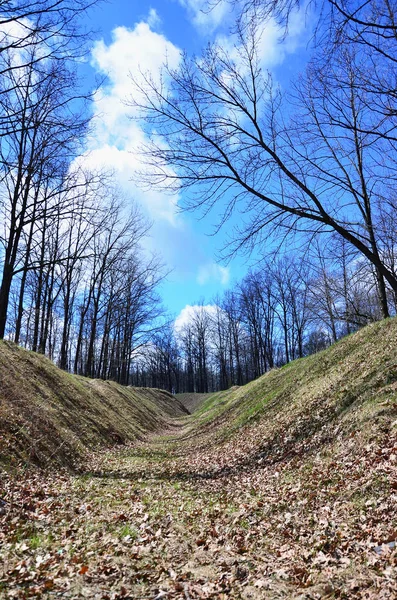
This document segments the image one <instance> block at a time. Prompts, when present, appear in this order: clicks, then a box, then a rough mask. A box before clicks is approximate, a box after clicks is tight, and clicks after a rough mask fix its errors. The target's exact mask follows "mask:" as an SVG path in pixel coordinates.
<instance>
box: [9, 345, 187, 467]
mask: <svg viewBox="0 0 397 600" xmlns="http://www.w3.org/2000/svg"><path fill="white" fill-rule="evenodd" d="M0 382H1V386H0V462H2V463H3V464H4V463H7V462H9V461H10V459H12V458H14V459H15V458H16V459H22V460H31V461H33V462H35V463H37V464H40V465H41V466H46V465H47V464H48V463H50V462H52V463H58V464H64V465H69V466H73V465H75V466H76V464H77V463H78V462H79V461H80V460H81V459H82V458H83V456H84V455H85V454H86V452H87V450H89V449H90V450H91V449H93V448H95V447H98V446H103V445H106V444H114V443H124V442H127V441H132V440H134V439H142V438H143V437H144V435H145V433H146V432H148V431H154V430H158V429H160V428H163V427H165V426H167V425H168V424H169V421H170V418H171V417H177V416H181V415H183V414H186V412H187V411H186V410H185V409H184V407H183V406H182V405H181V403H180V402H179V401H177V400H176V399H175V398H173V397H172V396H171V395H170V394H168V393H167V392H164V391H160V390H148V389H137V388H126V387H122V386H119V385H117V384H115V383H112V382H104V381H100V380H90V379H86V378H83V377H76V376H73V375H70V374H68V373H65V372H63V371H61V370H60V369H58V368H57V367H56V366H54V365H53V364H52V363H51V362H50V361H49V360H48V359H46V358H45V357H43V356H41V355H38V354H35V353H33V352H27V351H25V350H23V349H21V348H19V347H18V346H16V345H15V344H12V343H9V342H1V343H0Z"/></svg>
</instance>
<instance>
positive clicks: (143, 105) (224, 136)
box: [135, 22, 397, 316]
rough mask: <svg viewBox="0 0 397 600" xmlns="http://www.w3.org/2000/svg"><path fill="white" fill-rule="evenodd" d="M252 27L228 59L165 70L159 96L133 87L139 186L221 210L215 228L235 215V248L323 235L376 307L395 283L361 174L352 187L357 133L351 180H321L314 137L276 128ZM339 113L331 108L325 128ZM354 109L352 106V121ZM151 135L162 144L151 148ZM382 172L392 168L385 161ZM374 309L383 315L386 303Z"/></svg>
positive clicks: (274, 103)
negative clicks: (142, 172) (351, 266)
mask: <svg viewBox="0 0 397 600" xmlns="http://www.w3.org/2000/svg"><path fill="white" fill-rule="evenodd" d="M257 25H258V24H257V23H255V22H254V23H253V24H252V25H251V27H250V28H248V29H245V30H241V29H240V31H239V44H238V46H236V53H238V58H237V59H235V60H233V59H232V58H231V57H230V55H229V54H227V53H226V52H225V51H224V50H222V49H221V48H220V47H219V46H216V45H213V46H210V47H209V48H208V49H207V50H206V51H205V52H204V54H203V56H202V57H200V58H197V59H194V58H193V59H189V58H188V57H186V56H185V57H184V59H183V61H182V64H181V66H180V68H179V69H177V70H170V69H168V68H166V76H167V81H168V83H167V85H168V87H166V86H165V84H164V85H157V84H156V83H155V82H154V81H153V80H151V79H150V78H149V77H146V78H145V80H144V81H145V82H144V84H140V83H138V82H135V85H136V86H137V88H139V94H138V95H137V96H136V99H135V105H136V106H138V107H139V108H140V109H141V114H143V115H144V116H145V118H146V122H147V126H148V130H150V132H151V133H152V143H151V144H150V145H149V146H147V147H146V148H145V149H144V150H143V153H144V159H145V160H146V161H147V162H148V163H149V164H150V166H151V169H150V175H149V183H150V184H152V185H160V186H161V185H165V186H168V187H169V186H172V185H175V187H178V189H180V188H182V189H185V190H186V191H188V190H190V191H191V194H190V196H189V198H188V200H187V201H186V205H185V206H186V208H190V209H202V210H204V211H209V210H211V208H213V207H214V206H215V205H217V206H218V205H220V206H224V207H225V208H224V214H223V222H224V221H225V220H226V219H227V218H228V217H229V216H230V215H231V214H232V213H233V212H234V211H235V210H237V209H238V208H241V209H242V211H244V214H245V215H250V216H251V218H250V219H249V220H248V221H246V222H245V226H244V227H243V228H242V229H240V230H239V231H236V232H235V248H236V249H239V248H241V247H244V246H246V245H247V244H255V243H257V242H258V241H261V239H262V240H263V237H264V235H266V236H268V235H269V232H276V233H277V234H278V233H279V232H280V230H281V231H284V232H285V230H286V229H287V230H297V229H298V230H306V231H307V230H309V231H315V232H321V231H330V230H332V231H334V232H336V233H337V234H338V235H339V236H341V237H342V238H343V239H345V240H346V241H347V242H348V243H349V244H351V245H352V246H354V247H355V248H356V249H357V250H358V251H359V252H360V253H361V254H362V255H363V256H365V258H366V259H367V260H368V261H370V262H371V263H372V264H373V265H374V267H375V269H376V272H377V273H378V280H379V282H378V283H379V290H380V294H381V295H382V297H383V298H384V293H383V292H384V286H383V287H382V281H383V280H386V282H387V284H388V285H389V286H390V287H391V288H392V289H393V290H394V291H396V290H397V279H396V278H395V276H394V274H393V272H392V271H391V269H390V268H389V267H388V265H387V264H386V263H385V262H384V261H383V260H382V257H381V255H380V253H379V249H378V245H377V235H376V233H375V231H374V230H375V217H373V211H374V210H375V206H376V205H375V204H374V203H373V202H372V198H371V196H370V193H369V190H368V187H366V185H365V184H367V183H368V173H364V175H365V176H364V186H363V185H362V183H363V182H362V177H361V175H362V172H361V171H362V170H363V169H364V166H363V165H360V164H359V161H360V160H361V157H362V152H363V151H364V146H365V140H364V141H363V140H362V139H361V138H360V139H358V140H356V139H354V140H353V138H354V137H355V136H356V137H357V135H356V134H358V131H359V128H358V126H357V127H356V125H355V123H354V124H353V127H352V129H351V130H350V131H349V135H351V136H352V141H353V143H356V148H355V152H356V156H355V157H354V161H355V164H356V168H358V175H357V180H356V181H354V182H352V186H351V187H350V188H349V186H348V185H346V184H345V182H341V180H340V177H341V175H340V173H339V172H333V171H331V173H330V174H329V176H328V179H324V178H321V174H322V173H324V172H325V171H326V170H327V165H326V164H325V166H324V163H323V161H322V155H321V152H320V151H319V152H317V151H316V144H317V138H316V139H313V140H311V142H312V143H311V144H309V147H308V144H307V139H305V140H304V141H303V142H302V136H300V135H299V133H300V132H299V128H298V127H296V126H294V123H293V122H292V123H291V122H289V123H284V119H283V117H282V111H283V110H284V108H285V106H284V105H283V99H282V98H281V96H280V94H279V92H278V91H277V90H275V89H274V86H273V85H272V81H271V77H270V76H269V75H267V74H266V73H264V72H263V70H262V68H261V64H260V57H259V56H258V35H259V33H258V30H257ZM353 89H354V83H351V85H350V91H353ZM325 91H326V90H325ZM336 93H337V92H335V94H336ZM142 98H143V100H142ZM339 110H340V108H339V107H336V108H335V120H337V119H338V114H339V113H338V111H339ZM358 110H359V109H358V108H357V107H356V106H354V107H352V117H351V118H352V119H353V120H354V119H357V111H358ZM316 115H317V113H313V114H312V116H313V119H314V122H315V120H316ZM339 117H340V118H341V117H342V115H339ZM156 136H160V137H161V139H162V140H165V142H166V143H157V142H156ZM301 142H302V143H301ZM322 142H324V144H325V141H324V140H323V139H322V138H320V142H319V143H322ZM341 151H342V159H339V157H338V156H337V157H336V163H338V161H339V162H341V163H342V164H341V165H339V167H340V169H341V170H342V172H343V166H344V165H343V160H344V159H343V156H345V155H346V154H347V152H350V151H351V150H350V148H349V149H347V142H346V143H345V142H343V143H342V144H341ZM343 152H345V154H343ZM329 153H330V155H329V157H327V161H328V162H329V161H331V160H332V159H333V158H335V157H334V156H333V155H332V148H331V149H329ZM390 164H391V169H394V160H393V158H392V160H391V163H390ZM378 173H379V171H378ZM319 174H320V175H319ZM383 176H384V174H383ZM346 179H348V176H346ZM331 184H332V185H331ZM359 186H361V188H360V187H359ZM342 191H343V197H342ZM372 217H373V218H372ZM265 232H266V234H265ZM383 310H384V315H385V316H386V315H387V314H388V312H387V305H386V303H383Z"/></svg>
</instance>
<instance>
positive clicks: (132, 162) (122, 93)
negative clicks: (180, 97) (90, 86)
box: [79, 9, 181, 226]
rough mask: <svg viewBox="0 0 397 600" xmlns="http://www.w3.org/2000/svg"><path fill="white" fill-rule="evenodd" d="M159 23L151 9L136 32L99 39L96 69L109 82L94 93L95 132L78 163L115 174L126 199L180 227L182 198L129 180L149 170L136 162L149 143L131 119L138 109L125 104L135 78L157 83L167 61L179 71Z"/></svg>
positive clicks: (157, 218) (126, 30)
mask: <svg viewBox="0 0 397 600" xmlns="http://www.w3.org/2000/svg"><path fill="white" fill-rule="evenodd" d="M158 23H159V17H158V15H157V12H156V11H155V10H154V9H152V10H150V12H149V15H148V18H147V20H146V21H141V22H139V23H137V24H136V25H135V27H134V28H132V29H129V28H127V27H117V28H116V29H114V30H113V32H112V38H113V39H112V41H111V42H110V43H109V44H106V43H105V42H104V41H103V40H100V41H98V42H96V44H95V45H94V48H93V51H92V65H93V67H94V68H95V69H96V71H97V72H98V73H100V74H103V75H106V77H107V80H106V83H105V85H104V86H103V87H102V88H101V89H100V90H99V92H98V93H97V94H96V97H95V101H94V128H93V132H92V134H91V135H90V137H89V139H88V141H87V152H86V153H85V154H84V156H83V157H80V159H79V162H80V164H81V163H83V164H84V165H85V166H87V167H90V168H94V169H95V168H99V169H102V168H104V167H105V168H107V169H109V170H110V171H113V173H114V176H115V179H116V181H117V183H118V184H119V185H120V187H121V189H122V191H123V192H124V194H125V195H126V196H127V197H128V196H129V197H131V198H134V199H136V200H137V201H138V202H139V204H140V205H141V206H142V208H143V209H144V211H145V212H146V214H147V215H148V216H149V217H150V218H151V219H152V220H154V221H156V222H158V221H163V222H164V221H166V222H168V224H170V225H172V226H176V225H178V224H180V218H178V215H177V204H178V195H177V194H174V195H170V194H164V193H162V192H160V191H155V190H150V191H145V192H143V191H142V190H141V189H139V188H138V187H137V186H136V185H135V184H134V183H132V181H131V180H132V178H133V176H134V175H136V174H137V172H139V171H142V170H143V169H144V168H145V167H144V166H143V165H142V163H141V162H140V161H139V159H138V155H137V149H138V147H139V146H140V145H142V144H143V143H145V142H146V141H147V139H146V135H145V132H144V130H143V128H142V126H141V124H140V123H139V122H138V121H137V120H133V119H132V117H134V116H135V112H134V109H133V108H132V107H131V106H128V105H127V104H126V100H128V98H129V97H130V96H131V89H132V83H131V78H132V77H133V78H135V79H138V80H139V78H140V77H142V73H144V74H148V75H150V77H151V78H152V79H153V80H154V81H155V82H158V81H159V80H160V73H161V68H162V65H163V64H164V62H165V61H167V62H168V64H169V65H170V67H171V68H176V67H177V66H178V63H179V61H180V57H181V52H180V50H179V48H177V47H176V46H175V45H174V44H172V43H171V42H170V41H169V40H167V38H166V37H165V36H163V35H162V34H160V33H157V32H155V31H153V28H154V27H156V26H157V25H158Z"/></svg>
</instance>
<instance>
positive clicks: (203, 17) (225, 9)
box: [179, 0, 232, 33]
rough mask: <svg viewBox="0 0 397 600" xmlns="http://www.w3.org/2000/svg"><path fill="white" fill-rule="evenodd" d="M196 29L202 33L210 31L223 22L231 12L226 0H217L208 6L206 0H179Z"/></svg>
mask: <svg viewBox="0 0 397 600" xmlns="http://www.w3.org/2000/svg"><path fill="white" fill-rule="evenodd" d="M179 4H181V5H182V6H183V7H184V8H185V9H186V10H187V13H188V16H189V18H190V19H191V21H192V23H193V24H194V26H195V27H197V29H199V30H200V31H202V32H203V33H212V32H213V31H214V30H215V29H217V28H218V27H219V26H220V25H224V24H225V20H228V16H230V15H231V14H232V12H231V8H230V3H229V2H228V0H219V1H217V2H216V3H215V4H213V6H212V7H211V6H209V2H208V0H179Z"/></svg>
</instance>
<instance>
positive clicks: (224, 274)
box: [197, 262, 230, 285]
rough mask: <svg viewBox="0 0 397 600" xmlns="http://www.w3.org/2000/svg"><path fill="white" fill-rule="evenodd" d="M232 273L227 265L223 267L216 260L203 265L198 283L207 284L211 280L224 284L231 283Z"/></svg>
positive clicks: (199, 272) (198, 275) (198, 276)
mask: <svg viewBox="0 0 397 600" xmlns="http://www.w3.org/2000/svg"><path fill="white" fill-rule="evenodd" d="M229 279H230V273H229V269H228V268H227V267H221V266H220V265H217V264H216V263H214V262H210V263H207V264H205V265H201V266H200V268H199V271H198V274H197V283H199V284H200V285H205V284H206V283H209V282H217V283H221V284H222V285H226V284H227V283H229Z"/></svg>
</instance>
